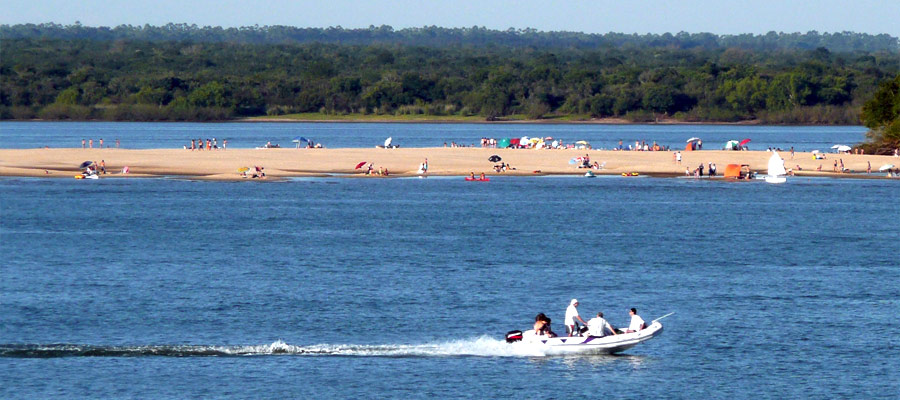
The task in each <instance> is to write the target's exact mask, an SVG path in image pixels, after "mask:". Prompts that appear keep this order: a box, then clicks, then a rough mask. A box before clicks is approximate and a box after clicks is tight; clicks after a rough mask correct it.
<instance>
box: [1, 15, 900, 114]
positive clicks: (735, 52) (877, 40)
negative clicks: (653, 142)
mask: <svg viewBox="0 0 900 400" xmlns="http://www.w3.org/2000/svg"><path fill="white" fill-rule="evenodd" d="M0 38H2V39H0V51H2V57H0V117H2V118H3V119H31V118H44V119H106V120H131V121H152V120H225V119H231V118H235V117H244V116H261V115H284V114H291V113H311V112H314V113H324V114H333V115H339V114H340V115H343V114H377V115H385V116H396V115H435V116H448V117H451V116H479V117H481V118H484V119H488V120H494V119H503V118H509V117H511V116H520V117H526V118H561V117H565V118H567V119H587V118H596V117H623V118H626V119H629V120H632V121H638V122H641V121H652V120H655V119H657V118H660V117H669V118H676V119H681V120H685V121H697V122H700V121H740V120H748V119H758V120H760V121H762V122H766V123H818V124H856V123H859V122H860V120H859V113H860V109H861V108H862V105H863V103H864V102H865V101H866V100H868V99H869V98H870V97H872V95H873V94H874V93H875V91H876V89H877V87H878V85H879V84H880V83H881V82H883V81H886V80H889V79H892V78H893V77H894V76H896V75H897V74H898V72H900V50H898V49H900V46H898V40H897V39H896V38H894V37H891V36H888V35H866V34H856V33H847V32H844V33H837V34H819V33H816V32H810V33H806V34H784V33H769V34H766V35H732V36H718V35H712V34H706V33H702V34H687V33H679V34H676V35H670V34H665V35H624V34H615V33H610V34H603V35H593V34H582V33H571V32H537V31H534V30H527V29H526V30H507V31H495V30H487V29H484V28H465V29H445V28H435V27H426V28H418V29H404V30H399V31H395V30H393V29H391V28H390V27H370V28H368V29H355V30H347V29H341V28H327V29H312V28H310V29H303V28H292V27H279V26H276V27H262V28H261V27H249V28H232V29H224V28H212V27H203V28H199V27H196V26H193V25H175V24H169V25H165V26H161V27H152V26H143V27H132V26H119V27H116V28H104V27H99V28H92V27H84V26H81V25H79V24H76V25H70V26H61V25H55V24H43V25H14V26H9V25H3V26H0Z"/></svg>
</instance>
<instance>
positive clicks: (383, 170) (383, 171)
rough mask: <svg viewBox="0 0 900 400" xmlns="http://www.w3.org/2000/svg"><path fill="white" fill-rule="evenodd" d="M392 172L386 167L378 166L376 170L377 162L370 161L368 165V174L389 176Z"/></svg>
mask: <svg viewBox="0 0 900 400" xmlns="http://www.w3.org/2000/svg"><path fill="white" fill-rule="evenodd" d="M390 174H391V173H390V172H388V169H387V168H385V167H378V170H377V171H376V170H375V163H369V165H367V166H366V175H381V176H388V175H390Z"/></svg>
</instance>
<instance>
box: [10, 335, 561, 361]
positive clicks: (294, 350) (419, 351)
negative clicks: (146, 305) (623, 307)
mask: <svg viewBox="0 0 900 400" xmlns="http://www.w3.org/2000/svg"><path fill="white" fill-rule="evenodd" d="M261 355H304V356H351V357H459V356H475V357H535V356H543V355H545V354H543V353H542V352H540V351H539V350H535V349H534V348H532V347H529V346H527V345H523V344H522V343H521V342H520V343H512V344H508V343H506V342H505V341H503V340H497V339H494V338H491V337H489V336H480V337H475V338H469V339H460V340H452V341H445V342H435V343H424V344H382V345H360V344H316V345H309V346H298V345H292V344H288V343H285V342H284V341H281V340H278V341H275V342H273V343H271V344H264V345H250V346H209V345H174V346H172V345H143V346H95V345H75V344H48V345H43V344H37V345H0V356H4V357H40V358H43V357H135V356H170V357H191V356H194V357H200V356H261Z"/></svg>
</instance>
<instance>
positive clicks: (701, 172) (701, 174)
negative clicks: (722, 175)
mask: <svg viewBox="0 0 900 400" xmlns="http://www.w3.org/2000/svg"><path fill="white" fill-rule="evenodd" d="M697 170H699V171H700V177H701V178H702V177H703V163H700V166H699V167H697Z"/></svg>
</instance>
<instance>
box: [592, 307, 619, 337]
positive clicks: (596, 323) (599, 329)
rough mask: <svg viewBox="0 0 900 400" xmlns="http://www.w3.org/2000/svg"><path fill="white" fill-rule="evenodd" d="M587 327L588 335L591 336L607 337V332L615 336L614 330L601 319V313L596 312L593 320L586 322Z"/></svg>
mask: <svg viewBox="0 0 900 400" xmlns="http://www.w3.org/2000/svg"><path fill="white" fill-rule="evenodd" d="M587 326H588V334H590V335H591V336H596V337H604V336H606V335H608V334H609V332H612V334H613V335H615V334H616V329H615V328H613V327H612V325H610V324H609V322H606V320H605V319H603V313H602V312H598V313H597V316H596V317H595V318H591V320H590V321H588V323H587Z"/></svg>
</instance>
